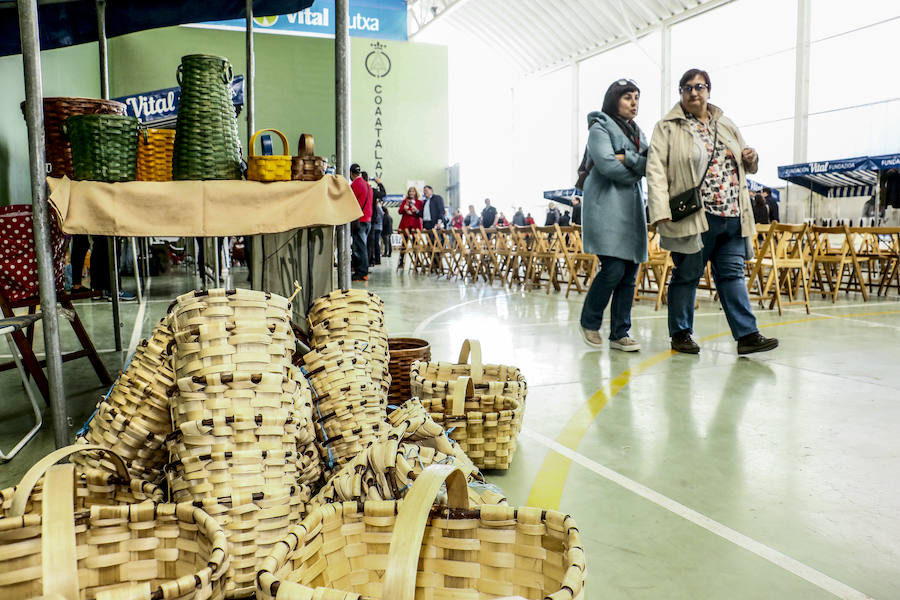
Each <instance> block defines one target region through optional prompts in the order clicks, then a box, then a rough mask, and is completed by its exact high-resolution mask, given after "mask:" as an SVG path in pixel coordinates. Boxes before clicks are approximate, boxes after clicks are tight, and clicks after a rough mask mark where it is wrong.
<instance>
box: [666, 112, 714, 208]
mask: <svg viewBox="0 0 900 600" xmlns="http://www.w3.org/2000/svg"><path fill="white" fill-rule="evenodd" d="M718 141H719V124H718V123H716V128H715V134H714V136H713V151H712V153H711V154H710V155H709V162H708V163H706V170H705V171H703V177H701V178H700V183H699V184H698V185H697V187H694V188H691V189H689V190H686V191H684V192H681V193H680V194H678V195H677V196H672V197H670V198H669V209H670V210H671V211H672V220H673V221H680V220H682V219H684V218H685V217H689V216H691V215H692V214H694V213H695V212H699V211H700V210H701V209H702V208H703V198H701V197H700V187H701V186H702V185H703V180H704V179H706V175H707V173H709V168H710V167H711V166H712V163H713V159H714V158H715V156H716V143H717V142H718Z"/></svg>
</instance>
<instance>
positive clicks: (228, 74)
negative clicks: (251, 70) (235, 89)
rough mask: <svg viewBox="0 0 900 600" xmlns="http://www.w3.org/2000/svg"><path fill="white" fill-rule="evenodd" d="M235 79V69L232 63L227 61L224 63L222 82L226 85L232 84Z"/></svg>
mask: <svg viewBox="0 0 900 600" xmlns="http://www.w3.org/2000/svg"><path fill="white" fill-rule="evenodd" d="M233 79H234V67H233V66H231V63H230V62H228V61H227V60H226V61H225V62H224V63H222V81H224V82H225V85H228V84H229V83H231V81H232V80H233Z"/></svg>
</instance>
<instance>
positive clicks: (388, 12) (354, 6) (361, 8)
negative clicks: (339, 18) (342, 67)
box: [191, 0, 407, 41]
mask: <svg viewBox="0 0 900 600" xmlns="http://www.w3.org/2000/svg"><path fill="white" fill-rule="evenodd" d="M334 17H335V14H334V0H316V1H315V2H314V3H313V5H312V6H310V7H309V8H307V9H306V10H301V11H298V12H295V13H290V14H287V15H275V16H271V17H259V18H254V19H253V23H254V28H253V30H254V32H258V33H278V34H282V35H300V36H313V37H333V36H334ZM406 18H407V17H406V0H350V35H352V36H355V37H369V38H377V39H381V40H401V41H406ZM191 27H208V28H214V29H231V30H236V31H244V28H245V22H244V20H243V19H233V20H230V21H211V22H209V23H197V24H195V25H191Z"/></svg>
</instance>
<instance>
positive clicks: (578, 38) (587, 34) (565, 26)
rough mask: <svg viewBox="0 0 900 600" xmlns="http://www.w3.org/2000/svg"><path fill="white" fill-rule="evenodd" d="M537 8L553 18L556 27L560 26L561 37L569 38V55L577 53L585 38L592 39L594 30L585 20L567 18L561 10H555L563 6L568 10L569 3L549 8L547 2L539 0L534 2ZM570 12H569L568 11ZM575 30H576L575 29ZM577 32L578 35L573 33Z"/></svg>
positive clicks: (549, 17) (561, 3)
mask: <svg viewBox="0 0 900 600" xmlns="http://www.w3.org/2000/svg"><path fill="white" fill-rule="evenodd" d="M534 5H535V7H536V10H537V11H538V12H540V13H542V14H544V15H545V16H546V17H547V18H548V19H550V20H552V21H553V22H554V23H555V25H556V27H558V28H559V31H560V32H561V34H562V35H561V38H562V39H565V40H568V41H569V43H568V44H566V45H567V46H568V49H569V56H572V55H574V54H577V52H578V50H579V48H578V46H579V45H581V44H583V43H584V42H583V40H585V39H588V40H589V39H591V36H592V32H591V31H590V30H589V29H588V28H587V26H586V25H585V24H584V22H583V21H582V20H581V19H579V18H574V19H573V18H571V17H569V18H566V17H564V16H562V15H561V14H560V11H558V10H554V9H558V8H561V9H563V10H566V8H568V4H567V3H565V2H560V3H559V6H557V7H554V9H550V10H548V9H547V4H546V3H545V2H544V1H543V0H537V2H535V3H534ZM567 14H568V13H567ZM573 30H574V31H573ZM573 33H576V35H572V34H573Z"/></svg>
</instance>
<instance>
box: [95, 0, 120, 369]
mask: <svg viewBox="0 0 900 600" xmlns="http://www.w3.org/2000/svg"><path fill="white" fill-rule="evenodd" d="M96 2H97V47H98V49H99V51H100V97H101V98H103V99H104V100H109V62H108V57H109V54H108V52H107V46H106V0H96ZM118 246H119V245H118V244H117V243H116V236H110V237H109V239H108V240H107V248H108V252H109V295H110V297H111V299H112V321H113V338H114V340H115V344H116V351H118V352H121V351H122V319H121V315H120V314H119V257H118V254H117V253H116V251H117V250H118ZM92 285H93V284H92Z"/></svg>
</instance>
